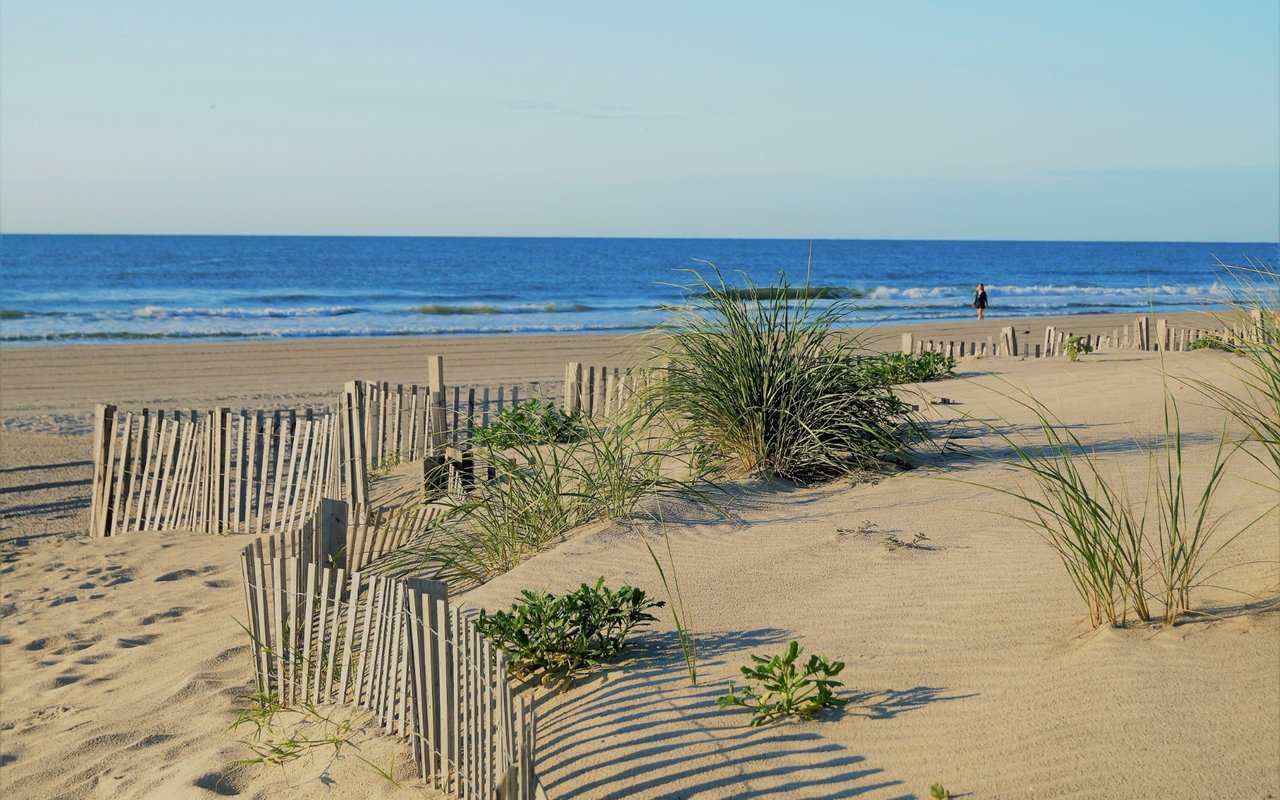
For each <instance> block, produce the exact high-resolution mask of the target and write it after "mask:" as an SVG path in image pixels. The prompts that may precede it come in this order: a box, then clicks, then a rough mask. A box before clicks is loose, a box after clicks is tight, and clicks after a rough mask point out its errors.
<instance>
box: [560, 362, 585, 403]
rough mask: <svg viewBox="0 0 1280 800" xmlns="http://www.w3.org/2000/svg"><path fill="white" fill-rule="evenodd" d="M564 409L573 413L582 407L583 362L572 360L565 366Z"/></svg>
mask: <svg viewBox="0 0 1280 800" xmlns="http://www.w3.org/2000/svg"><path fill="white" fill-rule="evenodd" d="M563 405H564V410H565V411H566V412H569V413H572V412H574V411H579V410H581V409H582V364H580V363H579V362H577V361H570V362H569V363H568V364H565V367H564V403H563Z"/></svg>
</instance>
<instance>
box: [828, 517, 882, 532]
mask: <svg viewBox="0 0 1280 800" xmlns="http://www.w3.org/2000/svg"><path fill="white" fill-rule="evenodd" d="M876 531H877V526H876V524H875V523H874V522H872V521H871V520H869V519H864V520H863V521H862V522H859V523H858V527H856V528H836V533H860V534H862V535H863V536H867V535H869V534H872V533H875V532H876Z"/></svg>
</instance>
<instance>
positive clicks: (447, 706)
mask: <svg viewBox="0 0 1280 800" xmlns="http://www.w3.org/2000/svg"><path fill="white" fill-rule="evenodd" d="M345 510H346V509H345V504H343V503H341V502H338V501H334V500H329V499H323V500H321V501H320V503H319V504H318V506H317V508H316V511H315V513H314V515H313V516H312V519H311V520H310V521H309V522H308V523H307V524H306V525H304V526H302V527H301V528H300V529H299V530H298V531H295V532H294V533H292V534H286V533H280V534H277V535H276V536H272V537H266V538H258V539H257V540H255V541H254V542H253V543H251V544H249V545H248V546H246V547H245V548H244V549H243V551H242V552H241V569H242V577H243V581H244V589H245V607H246V612H247V614H248V624H247V625H246V628H247V629H248V630H249V631H250V633H251V635H252V637H253V648H252V660H253V668H254V674H255V676H256V680H257V685H258V689H259V691H261V692H264V693H267V694H271V695H273V696H275V697H277V698H279V699H280V700H281V701H282V702H283V703H285V704H293V703H296V702H312V703H338V704H343V705H351V706H356V707H359V708H364V709H368V710H369V711H371V712H373V715H374V723H375V724H376V725H377V727H378V728H380V729H381V730H382V731H383V732H384V733H386V734H389V735H393V736H396V737H399V738H401V739H407V740H409V741H410V742H411V743H412V745H413V753H414V761H415V763H416V765H417V768H418V774H419V775H420V776H421V777H422V779H423V780H424V781H427V782H428V783H430V784H432V785H434V786H435V787H436V788H438V789H440V790H442V791H444V792H447V793H448V794H451V795H453V796H455V797H459V798H467V799H469V798H486V800H488V799H490V798H493V799H494V800H497V799H499V798H500V799H501V800H533V798H535V797H543V796H544V794H543V793H542V791H541V787H540V786H539V785H538V782H537V780H536V778H535V776H534V749H535V737H536V732H535V720H534V711H533V708H532V707H531V706H528V705H526V703H525V702H524V700H523V699H522V698H520V697H519V696H518V695H517V694H516V693H515V691H514V690H513V687H512V685H511V682H510V680H509V679H508V677H507V667H506V656H505V655H504V654H503V653H502V652H501V651H500V650H498V649H497V648H495V647H494V646H493V645H492V644H491V643H490V642H489V641H488V640H486V639H484V638H483V637H481V636H480V634H479V633H478V631H477V629H476V627H475V625H474V624H473V622H472V621H471V620H470V619H469V618H466V617H464V616H463V614H462V613H461V612H460V611H458V610H457V609H451V608H450V606H449V598H448V592H447V589H446V587H445V585H444V584H442V583H438V582H436V581H429V580H422V579H400V578H390V577H386V576H381V575H377V574H372V573H367V572H362V571H360V570H348V569H344V568H343V567H342V566H335V564H336V563H337V562H339V561H340V560H341V559H340V558H339V555H340V552H341V550H342V549H343V547H344V543H345V541H346V536H345V531H344V530H343V527H344V526H343V524H342V520H343V519H344V518H345Z"/></svg>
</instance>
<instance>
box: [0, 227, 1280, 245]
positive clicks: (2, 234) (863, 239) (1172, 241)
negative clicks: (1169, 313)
mask: <svg viewBox="0 0 1280 800" xmlns="http://www.w3.org/2000/svg"><path fill="white" fill-rule="evenodd" d="M5 236H121V237H125V236H131V237H155V238H159V237H165V236H173V237H186V238H210V239H213V238H244V239H569V240H583V239H599V240H606V239H620V240H626V241H652V240H663V239H667V240H675V241H715V240H730V241H733V240H747V241H765V242H768V241H772V242H1007V243H1010V244H1016V243H1031V242H1036V243H1047V244H1073V243H1077V244H1086V243H1097V244H1248V245H1268V244H1274V245H1276V246H1277V247H1280V237H1277V238H1276V239H1275V240H1254V241H1250V240H1232V239H1026V238H1007V239H1005V238H990V237H971V238H970V237H965V238H955V237H930V236H920V237H893V236H888V237H881V236H849V237H840V236H659V235H651V236H604V235H590V236H587V235H573V234H461V235H458V234H399V233H121V232H118V231H117V232H111V233H103V232H91V231H76V232H48V231H0V238H3V237H5Z"/></svg>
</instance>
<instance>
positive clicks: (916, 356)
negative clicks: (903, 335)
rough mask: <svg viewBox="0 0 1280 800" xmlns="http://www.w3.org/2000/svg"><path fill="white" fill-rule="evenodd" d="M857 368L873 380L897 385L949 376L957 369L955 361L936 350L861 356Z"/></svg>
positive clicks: (880, 383) (877, 382)
mask: <svg viewBox="0 0 1280 800" xmlns="http://www.w3.org/2000/svg"><path fill="white" fill-rule="evenodd" d="M858 368H859V369H860V370H861V372H862V375H863V376H864V378H865V379H866V380H867V381H868V382H870V383H874V384H879V385H882V386H896V385H897V384H900V383H924V382H926V381H937V380H942V379H943V378H949V377H951V374H952V372H953V371H954V370H955V368H956V360H955V359H954V358H953V357H951V356H948V355H947V354H945V353H935V352H928V353H881V354H879V355H874V356H862V357H859V359H858Z"/></svg>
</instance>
